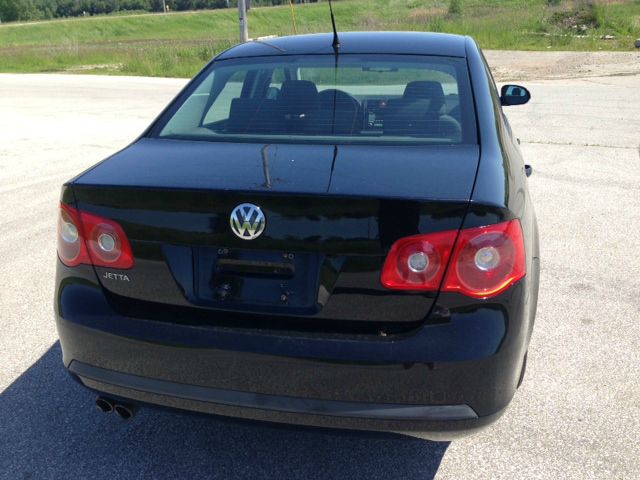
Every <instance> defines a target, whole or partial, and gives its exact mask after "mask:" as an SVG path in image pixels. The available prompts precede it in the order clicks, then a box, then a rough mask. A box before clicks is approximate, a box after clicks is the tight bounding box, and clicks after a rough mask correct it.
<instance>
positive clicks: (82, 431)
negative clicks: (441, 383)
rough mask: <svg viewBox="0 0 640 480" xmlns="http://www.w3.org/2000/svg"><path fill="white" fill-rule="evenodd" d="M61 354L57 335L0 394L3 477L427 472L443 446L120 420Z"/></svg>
mask: <svg viewBox="0 0 640 480" xmlns="http://www.w3.org/2000/svg"><path fill="white" fill-rule="evenodd" d="M60 357H61V352H60V345H59V343H56V344H54V345H53V346H52V347H51V348H50V349H49V350H48V351H47V352H46V353H45V354H44V355H43V356H42V358H40V359H39V360H38V361H37V362H36V363H35V364H34V365H33V366H31V367H30V368H29V369H28V370H27V371H26V372H25V373H24V374H22V375H21V376H20V377H19V378H18V379H17V380H16V381H15V382H14V383H13V384H11V385H10V386H9V387H8V388H7V389H6V390H5V391H4V392H2V394H1V395H0V477H2V478H12V479H27V478H35V479H38V478H48V479H50V478H51V479H53V478H65V479H75V478H94V479H102V478H110V479H117V478H126V479H133V478H154V479H155V478H189V479H196V478H210V479H216V478H220V479H239V478H251V479H257V478H274V479H296V478H300V479H315V478H318V479H320V478H322V479H334V478H349V479H356V478H366V479H376V478H380V479H394V478H401V479H405V480H409V479H417V478H420V479H428V478H433V477H434V475H435V473H436V472H437V470H438V467H439V465H440V462H441V460H442V457H443V455H444V453H445V451H446V449H447V447H448V443H446V442H430V441H426V440H419V439H416V438H412V437H406V436H402V435H397V434H382V433H367V432H349V431H335V430H326V429H314V428H301V427H292V426H281V425H274V424H268V423H260V422H249V421H242V420H234V419H226V418H220V417H212V416H199V415H188V414H181V413H177V412H174V411H166V410H156V409H143V410H141V411H140V412H139V413H138V415H137V416H136V417H135V418H134V419H132V420H130V421H128V422H125V421H123V420H121V419H119V418H118V417H116V416H115V415H114V414H102V413H100V412H98V411H97V409H96V408H95V407H94V399H95V395H94V394H93V393H91V392H90V391H88V390H85V389H84V388H82V387H81V386H80V385H78V384H77V383H75V382H74V381H73V380H72V379H71V378H70V377H69V376H68V375H67V373H66V372H65V371H64V368H63V367H62V363H61V359H60ZM5 475H6V477H5Z"/></svg>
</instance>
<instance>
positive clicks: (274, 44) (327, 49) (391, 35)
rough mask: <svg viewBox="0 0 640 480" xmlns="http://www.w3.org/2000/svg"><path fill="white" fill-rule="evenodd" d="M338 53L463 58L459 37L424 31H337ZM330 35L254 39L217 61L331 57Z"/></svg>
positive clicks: (230, 50)
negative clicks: (269, 57) (265, 57)
mask: <svg viewBox="0 0 640 480" xmlns="http://www.w3.org/2000/svg"><path fill="white" fill-rule="evenodd" d="M338 36H339V39H340V50H339V53H341V54H349V53H378V54H405V55H441V56H447V57H465V56H466V53H465V38H466V37H464V36H462V35H450V34H445V33H426V32H338ZM332 42H333V33H317V34H311V35H291V36H287V37H270V38H264V39H256V40H252V41H249V42H246V43H241V44H239V45H236V46H235V47H232V48H230V49H228V50H226V51H224V52H222V53H221V54H220V55H218V56H217V57H216V60H226V59H230V58H242V57H263V56H274V55H276V56H277V55H318V54H333V53H334V50H333V47H332Z"/></svg>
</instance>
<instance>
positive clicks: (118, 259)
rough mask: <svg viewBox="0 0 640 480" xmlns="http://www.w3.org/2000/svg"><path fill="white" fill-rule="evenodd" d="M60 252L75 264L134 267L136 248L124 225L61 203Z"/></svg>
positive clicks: (66, 260)
mask: <svg viewBox="0 0 640 480" xmlns="http://www.w3.org/2000/svg"><path fill="white" fill-rule="evenodd" d="M58 256H59V257H60V260H61V261H62V263H64V264H65V265H67V266H69V267H75V266H76V265H79V264H81V263H84V264H89V265H95V266H97V267H111V268H117V269H128V268H131V267H133V252H132V250H131V245H130V243H129V239H128V238H127V236H126V234H125V233H124V230H123V229H122V227H121V226H120V225H119V224H118V223H116V222H114V221H113V220H109V219H107V218H103V217H99V216H98V215H94V214H92V213H88V212H82V211H80V210H77V209H75V208H73V207H70V206H68V205H65V204H63V203H61V204H60V216H59V218H58Z"/></svg>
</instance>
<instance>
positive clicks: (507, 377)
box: [56, 277, 529, 439]
mask: <svg viewBox="0 0 640 480" xmlns="http://www.w3.org/2000/svg"><path fill="white" fill-rule="evenodd" d="M524 288H525V284H524V283H523V284H520V285H516V286H514V288H512V289H511V290H510V292H509V298H506V299H503V300H504V303H503V304H502V305H496V304H492V305H486V306H484V307H482V308H476V309H475V310H470V309H469V307H468V306H467V305H462V306H460V308H458V307H456V306H455V305H454V304H453V303H452V304H451V305H450V306H449V307H448V312H449V314H450V320H449V322H448V323H442V324H425V325H424V326H422V327H420V328H419V329H418V330H416V331H414V332H411V333H410V334H406V335H397V336H390V337H391V338H389V337H386V338H385V337H374V338H371V337H366V338H355V337H348V336H340V335H321V334H302V333H298V334H295V333H292V332H289V333H287V332H275V331H268V330H259V331H255V330H251V331H240V330H239V329H230V328H217V327H211V326H194V325H185V324H180V323H179V319H177V321H176V323H170V322H158V321H154V320H149V319H142V318H133V317H126V316H123V315H119V314H118V313H117V312H115V311H114V310H113V309H112V308H111V307H110V305H109V302H108V300H107V298H106V297H105V295H104V293H103V291H102V290H101V288H100V287H99V286H97V285H91V284H90V283H88V282H87V281H86V280H83V281H79V279H78V281H76V280H75V279H73V278H69V277H67V278H66V279H65V281H63V282H61V283H59V287H58V291H57V296H56V320H57V327H58V332H59V336H60V340H61V345H62V350H63V357H64V358H63V360H64V364H65V366H66V367H67V368H68V369H69V371H70V373H71V374H72V375H73V376H74V377H76V378H77V379H78V380H79V381H80V382H81V383H82V384H83V385H85V386H86V387H88V388H90V389H93V390H95V391H97V392H100V393H103V394H106V395H110V396H113V397H117V398H121V399H125V400H129V401H132V402H139V403H148V404H152V405H159V406H165V407H172V408H178V409H183V410H189V411H194V412H202V413H210V414H216V415H225V416H234V417H242V418H248V419H257V420H265V421H273V422H285V423H295V424H302V425H313V426H323V427H335V428H350V429H365V430H380V431H406V432H411V431H413V432H416V431H417V432H421V433H423V434H426V435H425V436H427V437H428V438H432V439H450V438H455V437H457V436H459V435H460V434H465V433H469V432H472V431H474V430H475V429H478V428H481V427H483V426H485V425H487V424H489V423H491V422H492V421H494V420H495V419H496V418H498V417H499V416H500V415H501V414H502V412H503V411H504V409H505V408H506V406H507V405H508V403H509V402H510V400H511V398H512V397H513V395H514V393H515V391H516V385H517V382H518V378H519V375H520V371H521V366H522V359H523V357H524V353H525V352H526V346H527V342H528V331H529V326H528V317H527V315H526V314H525V312H526V308H525V307H526V304H527V302H526V301H525V299H526V296H525V295H524V294H523V289H524ZM445 300H446V299H445ZM504 305H507V306H508V308H505V307H504Z"/></svg>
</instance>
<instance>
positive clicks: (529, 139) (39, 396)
mask: <svg viewBox="0 0 640 480" xmlns="http://www.w3.org/2000/svg"><path fill="white" fill-rule="evenodd" d="M522 55H526V54H524V53H522ZM184 83H185V81H184V80H176V79H151V78H127V77H94V76H72V75H0V225H1V226H2V228H1V229H0V325H1V328H2V329H1V334H0V478H3V479H4V478H6V479H21V478H25V479H27V478H34V479H39V478H45V479H50V478H51V479H58V478H60V479H75V478H89V477H91V478H95V479H103V478H109V479H120V478H122V479H125V478H126V479H133V478H224V479H241V478H243V479H244V478H247V479H248V478H252V479H253V478H287V479H288V478H301V479H312V478H318V479H329V478H332V479H333V478H353V479H356V478H363V479H375V478H380V479H383V478H384V479H395V478H398V479H425V478H433V477H434V476H435V477H436V478H439V479H476V478H477V479H488V478H492V479H518V478H527V479H528V478H541V479H557V478H574V479H581V480H582V479H591V478H593V479H596V478H597V479H611V478H616V479H637V478H640V461H639V458H640V456H639V455H638V452H640V436H639V434H638V432H639V431H640V382H639V379H640V371H639V370H640V345H639V343H640V255H639V253H638V252H640V150H639V143H640V95H639V94H638V91H639V90H640V76H639V75H623V76H610V77H590V78H584V79H580V78H574V79H557V80H544V81H536V80H530V81H526V82H523V84H524V85H525V86H527V87H528V88H529V89H530V90H531V92H532V95H533V99H532V101H531V103H530V104H528V105H525V106H521V107H509V108H505V113H506V115H507V116H508V118H509V120H510V122H511V125H512V127H513V130H514V131H515V133H516V134H517V135H518V136H519V137H520V138H521V140H522V150H523V154H524V156H525V158H526V161H527V163H530V164H531V165H532V166H533V171H534V173H533V176H532V177H531V178H530V187H531V191H532V195H533V198H534V202H535V206H536V210H537V215H538V221H539V225H540V235H541V240H542V249H541V257H542V274H541V289H540V303H539V310H538V318H537V324H536V328H535V331H534V335H533V340H532V343H531V347H530V352H529V362H528V371H527V375H526V378H525V381H524V385H523V386H522V387H521V389H520V390H519V391H518V393H517V394H516V397H515V399H514V401H513V402H512V404H511V407H510V408H509V410H508V411H507V413H506V414H505V415H504V416H503V417H502V418H501V419H500V420H499V421H498V422H497V423H496V424H495V425H494V426H492V427H491V428H489V429H487V430H485V431H483V432H481V433H479V434H477V435H475V436H472V437H468V438H465V439H462V440H458V441H455V442H452V443H450V444H448V443H436V442H429V441H426V440H422V439H418V438H410V437H403V436H400V435H395V434H388V435H387V434H369V433H362V432H355V433H354V432H343V431H330V430H318V429H306V428H297V427H289V426H278V425H271V424H261V423H252V422H245V421H238V420H231V419H221V418H214V417H204V416H199V417H194V416H185V415H181V414H177V413H175V412H168V411H155V410H143V411H141V412H140V414H139V415H138V416H136V417H135V419H134V420H133V421H130V422H127V423H123V422H121V421H119V419H117V418H115V417H114V416H106V415H102V414H99V413H98V412H97V411H96V410H95V408H94V407H93V400H94V396H93V395H92V394H91V393H89V392H87V391H85V390H83V389H82V388H81V387H80V386H78V385H77V384H75V383H73V382H72V381H71V380H70V379H69V378H68V377H67V376H66V374H65V372H64V371H63V369H62V366H61V362H60V349H59V346H58V344H57V342H56V340H57V337H56V331H55V327H54V321H53V309H52V297H53V282H54V266H55V224H56V212H57V201H58V195H59V188H60V185H61V184H62V182H63V181H65V180H66V179H68V178H70V177H72V176H74V175H75V174H77V173H79V172H80V171H82V170H83V169H85V168H87V167H89V166H91V165H92V164H94V163H95V162H97V161H99V160H101V159H102V158H104V157H106V156H107V155H109V154H110V153H112V152H114V151H115V150H117V149H119V148H121V147H123V146H125V145H126V144H127V143H128V142H130V141H131V140H133V139H134V138H135V137H136V136H137V135H138V134H139V133H140V132H141V131H142V130H143V129H144V128H145V127H146V126H147V125H148V123H149V122H150V121H151V119H152V118H153V117H154V116H155V115H157V113H159V111H160V110H161V109H162V108H163V106H164V105H165V104H166V103H167V102H168V101H169V100H170V99H171V98H172V97H173V96H174V95H175V93H176V92H177V91H178V90H179V89H180V88H181V86H182V85H184Z"/></svg>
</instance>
